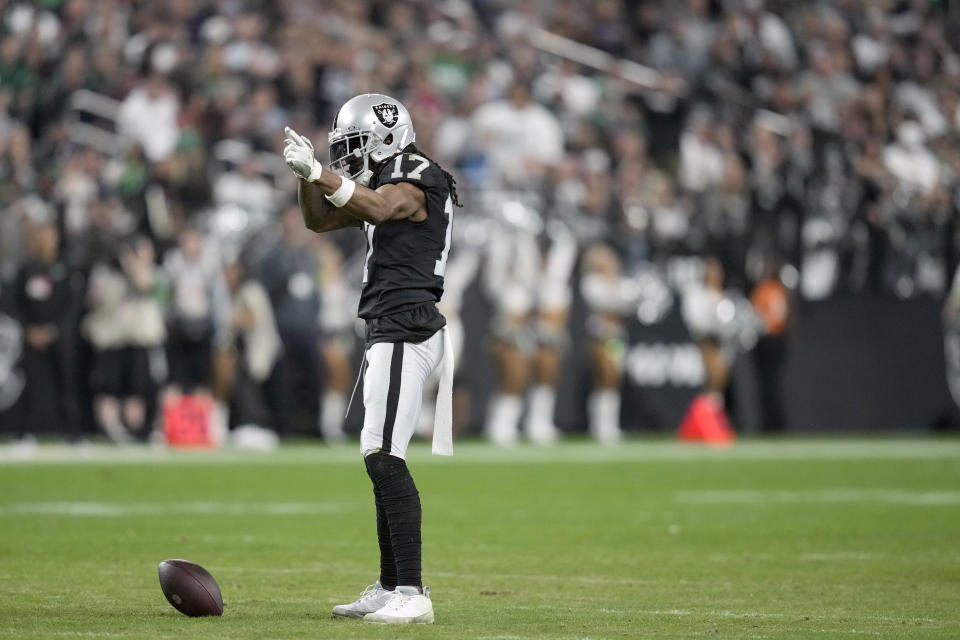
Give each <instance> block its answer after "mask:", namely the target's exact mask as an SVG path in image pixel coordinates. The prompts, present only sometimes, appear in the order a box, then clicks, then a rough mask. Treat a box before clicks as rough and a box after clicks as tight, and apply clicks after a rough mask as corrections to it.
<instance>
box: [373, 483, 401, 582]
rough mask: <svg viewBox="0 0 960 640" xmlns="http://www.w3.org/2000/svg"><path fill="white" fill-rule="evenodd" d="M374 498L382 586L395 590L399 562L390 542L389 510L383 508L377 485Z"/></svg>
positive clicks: (374, 487) (374, 489) (374, 488)
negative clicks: (394, 555) (394, 556)
mask: <svg viewBox="0 0 960 640" xmlns="http://www.w3.org/2000/svg"><path fill="white" fill-rule="evenodd" d="M373 497H374V500H375V501H376V503H377V542H378V543H379V544H380V585H381V586H382V587H383V588H384V589H389V590H391V591H392V590H393V589H394V588H395V587H396V586H397V561H396V560H394V558H393V543H392V542H391V541H390V524H389V522H388V521H387V510H386V508H384V506H383V498H381V497H380V490H379V489H377V486H376V484H374V486H373Z"/></svg>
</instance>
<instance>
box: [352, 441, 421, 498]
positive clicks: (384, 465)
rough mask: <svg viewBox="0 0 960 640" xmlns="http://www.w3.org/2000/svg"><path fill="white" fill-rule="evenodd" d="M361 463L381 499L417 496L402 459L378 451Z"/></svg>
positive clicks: (411, 477)
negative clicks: (365, 467)
mask: <svg viewBox="0 0 960 640" xmlns="http://www.w3.org/2000/svg"><path fill="white" fill-rule="evenodd" d="M363 462H364V464H365V465H366V466H367V475H368V476H370V480H371V481H372V482H373V486H374V487H376V489H377V490H378V491H379V492H380V495H381V497H382V498H384V499H390V498H398V497H405V496H409V495H411V494H414V495H416V494H417V486H416V485H415V484H414V482H413V476H411V475H410V470H409V469H407V462H406V460H404V459H403V458H398V457H396V456H392V455H390V454H389V453H383V452H382V451H378V452H376V453H371V454H370V455H368V456H367V457H365V458H364V459H363Z"/></svg>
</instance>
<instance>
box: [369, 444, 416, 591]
mask: <svg viewBox="0 0 960 640" xmlns="http://www.w3.org/2000/svg"><path fill="white" fill-rule="evenodd" d="M364 461H365V463H366V465H367V475H369V476H370V479H371V480H372V481H373V486H374V492H375V493H374V495H375V496H376V492H379V494H380V495H379V497H380V502H381V503H382V504H383V512H384V514H385V515H386V521H387V526H386V527H385V528H384V532H387V531H388V532H389V536H390V547H391V549H392V551H393V560H394V562H395V567H396V584H397V585H404V586H412V587H419V586H421V575H420V523H421V509H420V494H419V493H418V492H417V486H416V485H415V484H414V483H413V476H411V475H410V471H409V469H407V463H406V462H405V461H404V460H403V459H402V458H397V457H395V456H391V455H390V454H387V453H383V452H377V453H371V454H370V455H368V456H367V457H366V458H365V460H364ZM378 513H379V509H378ZM377 534H378V535H381V527H380V526H379V519H378V526H377ZM380 544H381V552H380V562H381V570H382V569H383V557H384V553H383V540H382V539H381V542H380ZM381 582H382V580H381Z"/></svg>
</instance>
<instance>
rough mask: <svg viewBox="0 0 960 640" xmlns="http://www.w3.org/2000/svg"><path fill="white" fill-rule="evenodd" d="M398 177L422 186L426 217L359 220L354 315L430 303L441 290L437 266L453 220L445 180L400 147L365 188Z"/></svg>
mask: <svg viewBox="0 0 960 640" xmlns="http://www.w3.org/2000/svg"><path fill="white" fill-rule="evenodd" d="M399 182H409V183H411V184H414V185H416V186H417V187H419V188H420V189H422V190H423V193H424V195H425V196H426V207H427V218H426V220H423V221H421V222H413V221H411V220H406V219H405V220H390V221H387V222H383V223H381V224H379V225H372V224H370V223H368V222H365V223H364V224H363V230H364V233H365V234H366V237H367V255H366V261H365V262H364V267H363V291H362V293H361V295H360V309H359V312H358V315H359V316H360V317H361V318H364V319H367V320H370V319H374V318H382V317H383V316H389V315H394V314H398V313H399V312H402V311H408V310H410V309H413V308H414V307H418V306H421V305H425V304H428V305H430V306H432V305H434V304H436V303H437V302H439V301H440V296H442V295H443V272H444V269H445V268H446V266H447V256H448V255H449V253H450V236H451V230H452V224H453V201H452V200H451V198H450V188H449V186H448V184H447V180H446V178H445V176H444V174H443V172H442V171H441V170H440V168H439V167H437V165H435V164H433V163H432V162H431V161H429V160H427V159H426V158H424V157H423V156H421V155H417V154H416V153H409V152H404V153H401V154H399V155H397V156H394V157H393V158H391V159H389V160H387V161H386V162H385V163H384V164H383V166H381V167H380V168H379V170H378V171H377V173H376V174H374V176H373V178H371V180H370V188H371V189H377V188H379V187H381V186H383V185H385V184H396V183H399ZM441 318H442V316H441ZM441 326H442V325H441Z"/></svg>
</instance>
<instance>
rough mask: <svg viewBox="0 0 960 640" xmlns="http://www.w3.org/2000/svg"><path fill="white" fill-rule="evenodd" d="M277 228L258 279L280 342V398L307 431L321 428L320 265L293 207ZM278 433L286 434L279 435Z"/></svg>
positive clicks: (295, 208)
mask: <svg viewBox="0 0 960 640" xmlns="http://www.w3.org/2000/svg"><path fill="white" fill-rule="evenodd" d="M280 223H281V225H282V232H281V236H280V239H279V240H278V242H277V243H276V244H275V245H274V247H273V248H272V249H271V250H270V251H269V252H268V253H267V255H266V256H264V258H263V261H262V262H261V263H260V268H259V277H260V281H261V282H262V283H263V286H264V288H265V289H266V290H267V294H268V295H269V296H270V302H271V304H272V306H273V312H274V315H275V317H276V319H277V328H278V329H279V331H280V338H281V340H282V341H283V364H282V366H283V368H284V375H285V376H286V379H287V381H288V384H287V385H285V389H284V391H285V393H286V394H287V396H286V398H285V399H284V402H285V403H286V404H287V405H288V406H290V407H292V408H293V409H294V410H295V411H298V412H302V413H304V414H306V416H307V417H308V419H309V425H310V427H309V428H310V431H311V432H316V431H317V430H318V429H319V427H320V423H319V420H320V414H319V398H320V391H321V389H322V387H321V386H320V384H319V383H320V380H321V373H322V369H321V366H320V329H319V316H320V294H319V291H318V288H317V275H318V270H319V264H318V261H317V255H316V253H315V251H314V249H313V246H312V244H311V235H312V234H311V232H310V231H308V230H307V229H306V228H305V227H304V226H303V219H302V218H301V216H300V209H299V207H297V206H296V205H294V206H291V207H287V209H286V210H284V212H283V215H282V217H281V220H280ZM282 435H290V434H289V433H283V434H282Z"/></svg>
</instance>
